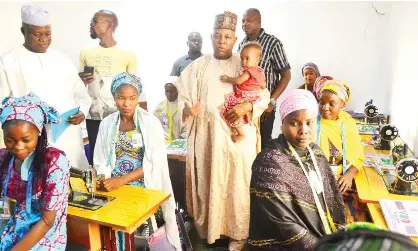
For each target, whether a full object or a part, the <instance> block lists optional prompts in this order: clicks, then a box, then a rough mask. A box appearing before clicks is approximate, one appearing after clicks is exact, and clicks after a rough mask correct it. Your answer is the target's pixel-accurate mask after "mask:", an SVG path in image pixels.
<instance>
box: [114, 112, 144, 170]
mask: <svg viewBox="0 0 418 251" xmlns="http://www.w3.org/2000/svg"><path fill="white" fill-rule="evenodd" d="M134 117H135V116H134ZM119 126H120V114H118V118H117V119H116V124H115V129H114V130H113V139H112V143H111V145H110V151H109V154H108V156H107V164H106V166H110V165H111V164H112V159H113V157H114V156H113V155H114V153H113V152H114V151H115V145H116V139H117V136H118V135H117V134H118V131H119ZM135 129H136V130H137V131H139V133H140V134H141V139H142V149H141V150H142V152H143V153H144V156H145V141H144V135H143V134H142V131H141V127H140V126H139V119H138V116H137V119H136V121H135Z"/></svg>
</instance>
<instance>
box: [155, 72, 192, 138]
mask: <svg viewBox="0 0 418 251" xmlns="http://www.w3.org/2000/svg"><path fill="white" fill-rule="evenodd" d="M176 81H177V77H176V76H170V77H168V78H167V80H166V81H165V85H164V89H165V96H166V98H167V99H166V100H163V101H161V102H160V103H159V104H158V106H157V108H156V109H155V111H154V115H155V116H156V117H157V118H158V119H159V120H160V122H161V124H162V126H163V129H164V135H165V140H166V143H170V142H171V141H173V140H176V139H178V138H186V125H185V124H183V123H182V121H181V120H182V111H183V107H182V105H181V104H179V103H178V91H177V86H176Z"/></svg>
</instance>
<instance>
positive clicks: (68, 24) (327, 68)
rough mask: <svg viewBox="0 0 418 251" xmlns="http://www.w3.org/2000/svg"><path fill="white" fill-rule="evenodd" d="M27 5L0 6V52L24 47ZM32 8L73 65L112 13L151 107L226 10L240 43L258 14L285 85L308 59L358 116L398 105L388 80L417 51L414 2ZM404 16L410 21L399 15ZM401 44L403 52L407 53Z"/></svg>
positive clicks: (296, 80)
mask: <svg viewBox="0 0 418 251" xmlns="http://www.w3.org/2000/svg"><path fill="white" fill-rule="evenodd" d="M27 2H28V1H26V2H17V1H13V2H11V3H0V23H1V24H2V25H1V26H0V34H2V37H3V36H4V37H6V38H3V39H1V40H0V41H1V44H0V52H4V51H6V50H7V49H9V48H11V47H13V46H16V45H17V44H20V43H22V35H21V34H20V31H19V27H20V7H21V5H22V4H23V3H27ZM35 3H36V4H38V5H40V6H42V7H45V8H46V9H48V10H49V11H50V13H51V18H52V24H53V42H52V46H53V47H55V48H57V49H59V50H61V51H63V52H65V53H67V55H68V56H70V57H71V59H73V60H74V62H75V64H77V65H78V52H79V50H80V48H82V47H84V46H86V45H91V44H95V43H98V41H97V40H96V41H93V40H91V39H90V37H89V22H90V19H91V17H92V15H93V14H94V12H95V11H97V10H99V9H109V10H112V11H114V12H115V13H116V14H117V15H118V17H119V19H120V25H119V28H118V30H117V33H116V37H117V40H118V41H119V42H120V44H121V45H124V46H126V47H127V48H130V49H132V50H134V51H135V52H136V54H137V57H138V60H139V75H140V76H141V77H142V78H143V80H144V83H145V87H146V91H147V96H148V99H149V100H148V101H149V106H150V107H151V109H153V108H154V107H155V105H156V104H157V103H158V102H159V101H160V100H161V99H163V97H164V94H163V81H164V79H165V77H166V76H167V75H168V74H169V73H170V71H171V66H172V64H173V62H174V61H175V60H176V59H177V58H178V57H180V56H182V55H183V54H185V53H186V51H187V47H186V40H187V35H188V33H189V32H191V31H199V32H201V34H202V36H203V39H204V40H203V43H204V44H203V52H204V53H211V52H212V48H211V44H210V41H209V38H210V34H211V31H212V25H213V21H214V16H215V14H217V13H221V12H222V11H224V10H229V11H233V12H235V13H236V14H238V15H239V27H238V31H237V35H238V37H239V41H240V40H241V39H242V38H243V36H244V34H243V32H242V30H241V29H240V25H241V21H240V20H241V18H242V14H243V12H244V11H245V9H247V8H249V7H256V8H258V9H259V10H260V11H261V13H262V22H263V27H264V28H265V29H266V31H267V32H268V33H271V34H274V35H276V36H277V37H278V38H280V39H281V40H282V42H283V44H284V47H285V50H286V53H287V56H288V59H289V62H290V64H291V67H292V80H291V82H290V84H289V86H290V87H296V86H298V85H300V84H302V83H303V80H302V76H301V69H300V68H301V67H302V65H303V64H304V63H306V62H308V61H312V62H315V63H317V64H318V66H319V68H320V71H321V73H322V74H327V75H331V76H333V77H335V78H338V79H341V80H344V81H346V82H347V83H349V84H350V86H351V88H352V92H353V99H352V101H351V103H350V104H349V108H351V109H356V110H363V106H364V103H365V102H366V101H367V100H368V99H369V98H370V97H372V98H373V99H374V100H375V104H377V105H378V106H379V108H380V109H381V111H383V112H385V113H388V112H393V111H395V110H396V109H395V110H394V107H393V106H391V102H390V100H391V99H392V97H393V98H394V100H399V101H400V100H402V96H399V95H400V94H399V95H398V96H396V95H395V94H394V95H391V92H392V81H394V83H395V84H396V86H400V85H401V84H402V83H403V84H406V83H407V82H408V81H404V80H403V79H402V78H405V73H408V74H410V73H412V72H413V69H412V70H409V68H408V64H409V63H410V61H411V60H412V58H413V57H412V55H411V54H410V53H409V52H410V49H413V50H414V51H415V52H416V51H417V50H416V49H414V48H413V45H414V44H413V42H411V41H407V40H408V39H410V37H411V36H413V35H414V34H413V33H414V31H416V28H415V29H410V27H414V26H413V24H415V23H416V21H415V19H414V18H413V13H414V12H413V11H412V10H411V9H410V8H412V7H414V8H416V7H417V6H418V4H417V3H407V4H406V3H395V2H377V3H375V4H374V5H375V7H376V8H377V9H378V10H379V12H384V13H385V15H378V14H377V13H376V12H375V10H374V9H373V8H372V4H371V2H305V1H304V2H297V1H294V2H287V1H286V2H285V1H257V2H254V1H239V0H233V1H225V0H224V1H220V0H211V1H190V0H187V1H186V0H177V1H168V0H166V1H162V0H153V1H107V2H97V1H96V2H63V1H60V2H35ZM415 10H416V9H415ZM405 11H406V13H408V15H404V12H405ZM415 13H416V12H415ZM6 24H7V25H6ZM398 27H399V28H400V29H397V28H398ZM395 34H396V36H399V37H396V36H395ZM416 34H417V33H416V32H415V36H416ZM415 44H416V43H415ZM405 46H409V47H408V49H407V48H406V47H405ZM394 58H396V61H394ZM415 58H416V57H415ZM394 64H396V67H394ZM409 67H412V66H409ZM411 78H413V77H412V75H411ZM413 82H414V81H413V79H411V80H409V83H413ZM406 93H410V92H406ZM394 102H395V101H394ZM399 116H400V117H402V116H401V115H399ZM401 122H403V121H401ZM277 133H278V128H275V130H274V133H273V134H274V135H277ZM415 134H416V133H415Z"/></svg>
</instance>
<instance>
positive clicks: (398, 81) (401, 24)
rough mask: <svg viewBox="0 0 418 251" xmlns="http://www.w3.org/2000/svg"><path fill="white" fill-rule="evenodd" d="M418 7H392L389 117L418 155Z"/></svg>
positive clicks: (407, 5) (408, 5) (398, 5)
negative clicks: (417, 109)
mask: <svg viewBox="0 0 418 251" xmlns="http://www.w3.org/2000/svg"><path fill="white" fill-rule="evenodd" d="M417 12H418V3H412V2H408V3H405V2H404V3H399V4H396V5H393V6H392V11H391V14H392V15H391V17H390V18H391V20H390V26H389V28H390V31H391V32H390V33H391V34H392V43H391V50H390V51H391V56H390V59H391V60H389V61H388V62H390V64H391V66H390V68H391V72H392V76H391V82H392V89H391V92H392V102H391V106H390V113H391V114H393V116H392V117H393V121H392V122H393V123H394V124H395V125H396V126H397V127H398V129H399V131H400V134H401V136H402V138H403V139H404V140H405V141H406V143H408V145H409V146H410V147H411V148H413V149H415V154H416V155H418V138H417V136H418V116H417V111H416V107H417V100H418V81H417V78H418V75H417V70H418V65H417V63H416V62H417V58H418V49H417V45H418V25H417V16H416V13H417Z"/></svg>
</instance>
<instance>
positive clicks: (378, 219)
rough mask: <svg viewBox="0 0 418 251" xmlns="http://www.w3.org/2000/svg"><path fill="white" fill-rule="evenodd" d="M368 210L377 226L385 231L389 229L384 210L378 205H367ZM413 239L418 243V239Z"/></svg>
mask: <svg viewBox="0 0 418 251" xmlns="http://www.w3.org/2000/svg"><path fill="white" fill-rule="evenodd" d="M367 208H368V209H369V213H370V216H371V217H372V220H373V222H374V223H375V224H377V225H379V226H380V227H382V228H384V229H388V226H387V224H386V220H385V217H384V216H383V212H382V208H381V207H380V205H379V204H377V203H367ZM411 239H412V240H413V241H415V242H417V243H418V238H417V237H411Z"/></svg>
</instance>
